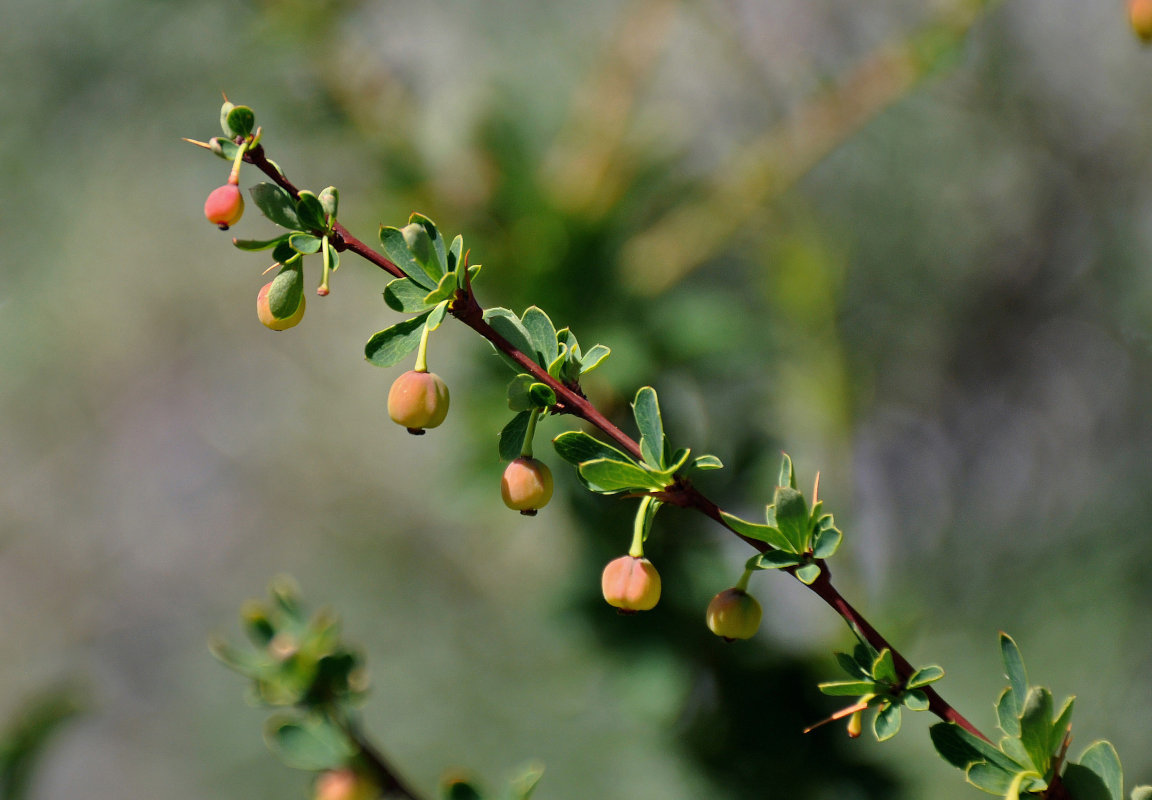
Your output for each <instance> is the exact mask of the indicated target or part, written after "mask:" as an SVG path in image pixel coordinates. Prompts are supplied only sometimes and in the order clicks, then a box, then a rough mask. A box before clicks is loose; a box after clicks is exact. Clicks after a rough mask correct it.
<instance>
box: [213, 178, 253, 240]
mask: <svg viewBox="0 0 1152 800" xmlns="http://www.w3.org/2000/svg"><path fill="white" fill-rule="evenodd" d="M243 215H244V195H242V194H240V187H239V186H236V185H235V184H231V183H226V184H224V185H223V186H221V187H220V188H218V189H213V190H212V193H211V194H210V195H208V199H207V200H205V201H204V216H206V217H207V218H208V221H209V222H211V223H213V224H214V225H218V226H219V227H220V230H222V231H226V230H228V228H229V226H231V225H235V224H236V223H237V222H239V221H240V217H242V216H243Z"/></svg>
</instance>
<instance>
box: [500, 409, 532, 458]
mask: <svg viewBox="0 0 1152 800" xmlns="http://www.w3.org/2000/svg"><path fill="white" fill-rule="evenodd" d="M533 413H534V412H532V411H521V412H520V413H519V414H517V415H516V416H514V417H512V419H511V420H510V421H509V422H508V424H507V425H505V426H504V429H503V430H501V431H500V458H502V459H504V460H505V461H512V460H514V459H517V458H519V457H520V451H521V450H523V449H524V436H525V435H526V434H527V433H528V420H529V419H530V418H531V417H532V414H533Z"/></svg>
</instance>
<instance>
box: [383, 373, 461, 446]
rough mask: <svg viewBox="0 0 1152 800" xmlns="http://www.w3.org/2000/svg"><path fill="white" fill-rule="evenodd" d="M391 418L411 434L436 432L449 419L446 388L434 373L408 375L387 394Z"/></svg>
mask: <svg viewBox="0 0 1152 800" xmlns="http://www.w3.org/2000/svg"><path fill="white" fill-rule="evenodd" d="M388 416H390V417H391V418H392V421H393V422H395V423H396V424H397V425H403V426H404V427H405V428H407V429H408V432H409V433H411V434H416V435H419V434H422V433H424V429H425V428H435V427H436V426H437V425H439V424H440V423H441V422H443V421H444V418H445V417H446V416H448V387H447V385H445V383H444V381H442V380H440V376H439V375H437V374H435V373H434V372H417V371H415V370H409V371H408V372H405V373H404V374H403V375H401V376H400V377H399V378H397V379H396V380H395V382H393V384H392V388H391V389H389V390H388Z"/></svg>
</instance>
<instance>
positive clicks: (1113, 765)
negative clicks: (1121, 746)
mask: <svg viewBox="0 0 1152 800" xmlns="http://www.w3.org/2000/svg"><path fill="white" fill-rule="evenodd" d="M1079 763H1080V766H1082V767H1084V768H1086V769H1090V770H1092V771H1093V772H1094V773H1096V775H1098V776H1099V777H1100V780H1102V781H1103V782H1104V785H1105V786H1106V787H1108V792H1109V794H1111V795H1112V800H1123V798H1124V770H1123V768H1122V767H1121V766H1120V756H1118V755H1117V754H1116V748H1115V747H1113V746H1112V743H1111V742H1108V741H1104V740H1103V739H1101V740H1099V741H1096V742H1093V743H1092V744H1090V745H1088V748H1087V749H1086V750H1085V751H1084V752H1083V753H1081V754H1080V762H1079ZM1076 800H1079V797H1077V799H1076Z"/></svg>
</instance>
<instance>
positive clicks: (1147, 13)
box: [1128, 0, 1152, 42]
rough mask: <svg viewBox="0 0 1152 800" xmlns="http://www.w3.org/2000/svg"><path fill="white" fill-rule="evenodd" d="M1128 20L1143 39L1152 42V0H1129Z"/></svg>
mask: <svg viewBox="0 0 1152 800" xmlns="http://www.w3.org/2000/svg"><path fill="white" fill-rule="evenodd" d="M1128 22H1129V23H1130V24H1131V25H1132V30H1133V31H1135V32H1136V35H1137V36H1139V37H1140V39H1141V40H1142V41H1145V42H1152V0H1128Z"/></svg>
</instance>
